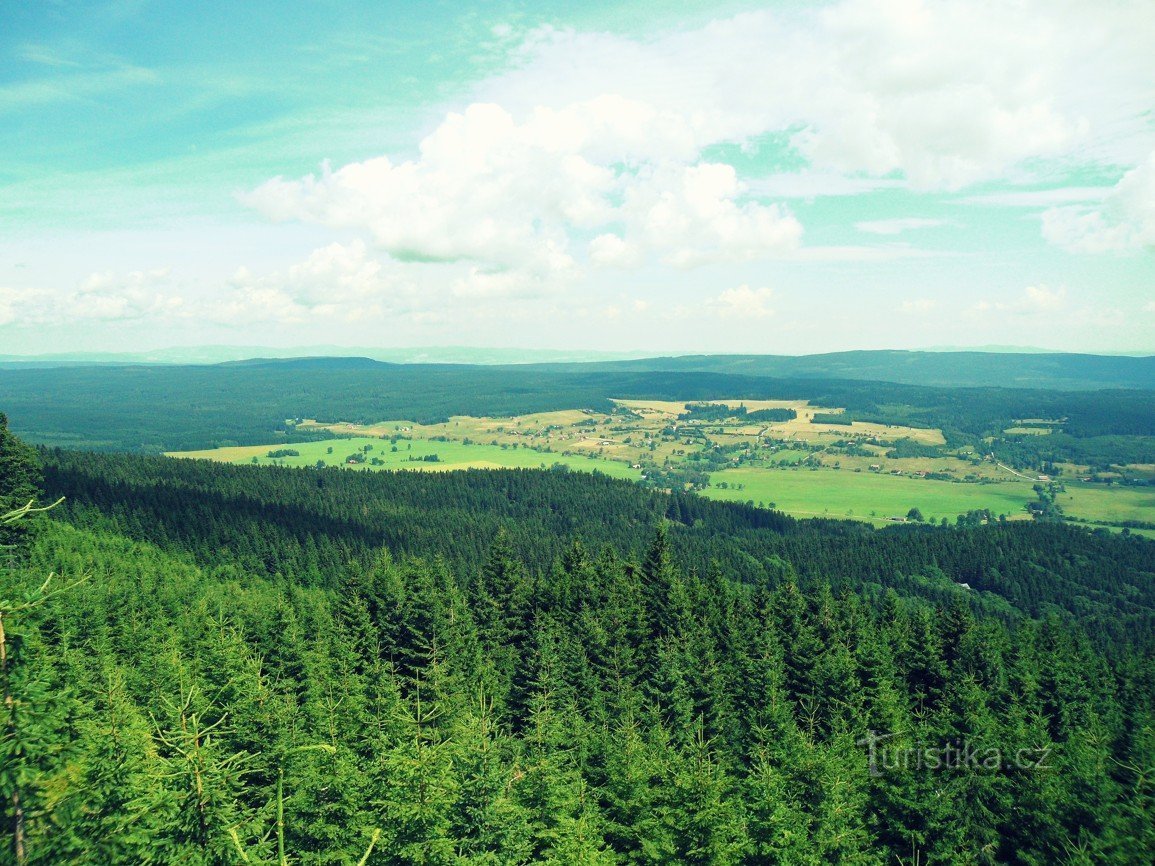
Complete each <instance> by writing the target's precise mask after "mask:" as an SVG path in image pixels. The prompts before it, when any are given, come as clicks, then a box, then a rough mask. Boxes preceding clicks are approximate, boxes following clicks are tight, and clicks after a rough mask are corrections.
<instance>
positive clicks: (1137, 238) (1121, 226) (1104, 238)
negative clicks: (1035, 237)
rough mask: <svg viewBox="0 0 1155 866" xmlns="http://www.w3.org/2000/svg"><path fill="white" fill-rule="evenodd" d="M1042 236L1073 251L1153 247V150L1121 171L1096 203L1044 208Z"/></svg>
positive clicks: (1154, 216)
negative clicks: (1083, 205)
mask: <svg viewBox="0 0 1155 866" xmlns="http://www.w3.org/2000/svg"><path fill="white" fill-rule="evenodd" d="M1043 237H1044V238H1046V239H1047V240H1048V241H1049V242H1050V243H1052V244H1054V245H1055V246H1059V247H1063V248H1064V249H1067V250H1070V251H1071V252H1076V253H1090V254H1096V253H1115V252H1128V251H1132V250H1141V249H1145V248H1147V249H1149V248H1151V247H1155V153H1152V154H1151V155H1150V156H1148V157H1147V160H1146V161H1145V162H1143V163H1141V164H1140V165H1138V166H1136V167H1135V168H1133V169H1131V170H1130V171H1128V172H1127V173H1126V174H1124V175H1123V177H1122V179H1121V180H1120V181H1119V183H1117V184H1116V185H1115V186H1114V187H1113V188H1112V189H1111V191H1110V192H1109V193H1108V194H1107V195H1106V197H1105V198H1104V199H1103V203H1102V205H1100V206H1099V207H1096V208H1090V209H1087V208H1080V207H1053V208H1049V209H1048V210H1046V211H1045V212H1044V213H1043Z"/></svg>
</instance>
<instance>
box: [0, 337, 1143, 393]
mask: <svg viewBox="0 0 1155 866" xmlns="http://www.w3.org/2000/svg"><path fill="white" fill-rule="evenodd" d="M319 358H327V359H330V360H334V361H339V360H340V359H354V358H355V359H357V362H363V363H365V364H366V365H372V364H373V363H378V362H380V363H392V364H431V365H432V364H469V365H484V366H489V367H493V366H503V365H509V366H512V365H517V366H518V367H519V368H522V369H524V368H525V367H532V368H540V369H541V370H543V371H546V370H548V371H551V372H590V373H594V372H630V373H637V372H670V373H677V372H687V373H688V372H695V373H721V374H728V375H741V376H752V377H758V378H774V379H861V380H867V381H880V382H896V383H900V384H907V385H929V386H935V387H1007V388H1041V389H1059V390H1072V391H1077V390H1094V389H1098V388H1142V389H1155V356H1145V357H1134V356H1128V355H1083V354H1072V353H1062V352H1041V351H1033V350H1024V351H1021V352H1010V351H1001V350H996V351H898V350H867V351H853V352H833V353H829V354H822V355H798V356H794V355H678V356H670V357H658V358H654V357H639V356H637V355H630V354H613V353H598V352H578V351H551V350H533V349H471V348H461V347H425V348H411V349H351V348H343V347H337V346H314V347H306V348H300V349H270V348H268V347H243V346H241V347H220V346H207V347H190V348H180V349H170V350H165V351H158V352H150V353H133V354H112V353H106V354H89V353H72V354H57V355H40V356H15V355H0V367H7V368H9V369H12V368H24V369H28V368H34V367H64V366H94V365H104V364H111V365H140V364H149V365H151V364H219V363H232V364H235V363H242V362H243V363H262V362H263V363H271V362H281V363H286V362H300V361H301V360H302V359H310V362H311V363H315V362H313V361H312V359H319Z"/></svg>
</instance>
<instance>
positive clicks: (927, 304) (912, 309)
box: [898, 298, 938, 315]
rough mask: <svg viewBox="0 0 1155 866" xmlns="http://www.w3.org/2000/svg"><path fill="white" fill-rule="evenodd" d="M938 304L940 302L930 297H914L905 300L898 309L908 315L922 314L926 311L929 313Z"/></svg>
mask: <svg viewBox="0 0 1155 866" xmlns="http://www.w3.org/2000/svg"><path fill="white" fill-rule="evenodd" d="M937 306H938V302H937V301H932V300H931V299H930V298H914V299H912V300H909V301H903V302H902V303H901V304H900V305H899V307H898V311H899V312H900V313H906V314H908V315H921V314H924V313H929V312H930V311H931V310H933V309H935V308H936V307H937Z"/></svg>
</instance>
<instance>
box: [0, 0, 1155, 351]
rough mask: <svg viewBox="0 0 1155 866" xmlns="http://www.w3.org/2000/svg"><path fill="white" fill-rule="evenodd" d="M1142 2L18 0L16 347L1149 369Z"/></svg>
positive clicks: (2, 294)
mask: <svg viewBox="0 0 1155 866" xmlns="http://www.w3.org/2000/svg"><path fill="white" fill-rule="evenodd" d="M1152 44H1155V14H1152V12H1151V7H1150V5H1149V4H1148V3H1145V2H1132V3H1124V2H1103V3H1096V4H1090V3H1085V2H1065V0H1058V2H1054V0H1052V2H1047V3H1035V2H1031V0H1024V2H1018V3H1005V2H998V3H995V2H991V3H986V2H974V0H968V2H951V0H943V2H935V3H922V2H918V0H848V2H838V3H827V4H809V3H805V4H804V3H781V4H774V3H762V4H749V3H729V4H719V3H711V4H698V5H696V6H695V4H690V3H683V2H679V3H674V2H647V3H585V4H576V3H565V4H560V3H543V2H535V3H532V4H531V3H514V2H488V3H474V4H469V3H463V2H457V3H434V2H429V3H420V4H417V3H406V4H401V3H355V2H310V3H300V4H285V3H271V2H246V3H240V4H238V3H216V2H201V3H196V4H186V3H181V4H178V3H154V2H146V0H131V2H129V0H124V2H115V3H69V2H38V3H14V2H0V153H2V154H3V159H0V353H42V352H60V351H76V350H92V351H118V350H120V351H139V350H150V349H156V348H163V347H166V346H174V345H195V344H243V345H269V346H298V345H315V344H322V343H324V344H338V345H341V344H344V345H351V346H381V347H393V346H417V345H473V346H510V347H519V348H567V349H597V350H615V351H646V352H650V351H652V352H683V353H691V352H720V351H727V352H732V351H743V352H770V353H803V352H812V351H833V350H838V349H848V348H883V347H890V348H919V347H930V346H944V345H952V346H982V345H991V344H999V345H1022V346H1041V347H1046V348H1053V349H1064V350H1073V351H1144V352H1150V351H1155V113H1153V109H1155V58H1153V57H1152V55H1155V52H1151V51H1150V46H1151V45H1152Z"/></svg>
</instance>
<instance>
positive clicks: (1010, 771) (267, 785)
mask: <svg viewBox="0 0 1155 866" xmlns="http://www.w3.org/2000/svg"><path fill="white" fill-rule="evenodd" d="M34 459H35V458H34V456H33V455H31V454H30V453H29V451H28V450H27V449H25V448H22V447H20V446H19V445H18V443H16V442H15V440H14V439H13V437H11V436H10V435H8V434H7V432H6V431H4V430H3V429H2V425H0V512H2V511H3V509H4V507H7V506H11V505H12V504H14V503H15V502H16V501H17V500H18V499H20V498H21V497H22V496H23V495H24V493H26V492H27V491H28V483H29V480H30V479H34V476H35V472H34V470H33V469H31V466H32V462H34ZM40 459H42V460H43V462H44V464H45V466H44V473H45V486H46V489H47V494H48V495H49V496H55V495H57V494H66V495H67V496H68V499H67V500H66V502H65V503H64V504H63V505H61V506H59V507H58V508H57V509H56V510H55V511H54V512H53V513H52V515H51V516H50V517H41V518H40V519H39V521H33V522H32V523H31V524H30V525H29V528H30V530H31V532H30V533H29V534H28V535H27V536H21V535H20V534H17V535H16V536H15V538H16V540H17V543H18V544H19V547H18V549H17V550H15V551H14V552H13V554H12V556H11V557H10V558H9V561H8V562H7V563H6V567H4V568H0V616H2V617H3V619H2V622H3V624H4V628H5V632H4V634H5V635H6V637H5V638H4V640H5V641H6V643H5V644H4V646H5V653H4V654H3V656H2V657H3V658H4V663H3V665H0V696H2V699H0V864H3V866H9V864H18V866H47V864H61V863H77V864H102V866H104V864H107V866H120V864H125V866H128V864H132V866H136V864H173V863H186V864H198V866H226V864H230V866H231V864H237V863H269V862H281V863H283V862H297V863H302V864H354V863H356V864H362V866H402V864H404V866H418V864H420V866H450V864H453V866H458V864H467V866H491V864H554V866H563V864H565V866H568V864H606V866H611V864H653V866H658V864H720V866H760V864H771V863H792V864H793V863H797V864H821V863H848V864H849V863H854V864H878V866H883V864H893V863H896V862H911V863H915V862H916V863H1033V864H1043V863H1058V862H1087V863H1110V864H1135V863H1147V862H1152V860H1153V858H1155V822H1153V821H1152V817H1153V815H1155V789H1153V788H1152V786H1151V780H1150V778H1149V775H1150V773H1149V768H1150V767H1151V766H1152V765H1153V762H1155V733H1153V732H1155V662H1153V656H1152V651H1151V647H1152V634H1151V611H1152V608H1153V601H1152V597H1151V592H1152V585H1153V583H1155V581H1153V575H1152V574H1151V569H1152V563H1155V556H1153V555H1152V549H1153V548H1155V544H1152V543H1151V542H1147V541H1144V540H1141V539H1135V538H1121V537H1118V536H1111V535H1109V534H1107V533H1105V532H1102V533H1092V532H1087V531H1083V530H1075V529H1070V528H1067V527H1064V526H1062V525H1048V524H1042V523H1024V524H1011V525H992V526H981V525H968V522H967V521H965V520H964V521H962V522H960V524H959V525H958V526H956V527H934V528H922V529H919V530H916V531H903V530H902V529H901V528H900V529H899V530H898V531H895V530H884V531H874V530H871V529H869V528H867V527H863V526H861V525H856V524H844V523H836V522H823V521H795V520H791V519H789V518H786V517H784V516H782V515H778V514H775V513H773V512H766V511H762V510H756V509H752V508H746V507H743V506H733V505H724V504H720V503H709V502H704V501H701V500H698V499H695V498H687V497H682V496H671V495H665V494H661V493H657V492H653V491H647V490H645V489H642V488H639V487H638V486H636V485H631V484H628V483H625V482H617V481H613V480H610V479H607V478H603V477H598V476H593V475H585V474H579V473H566V472H540V471H504V472H466V473H449V474H430V475H422V474H417V473H412V474H410V473H397V474H372V473H352V472H342V471H340V470H331V471H330V470H321V471H318V470H304V469H302V470H293V469H282V468H277V467H268V468H266V467H252V466H240V467H232V466H225V465H220V464H211V463H201V462H196V461H177V460H169V459H166V458H159V457H144V456H134V455H121V454H104V455H96V454H85V453H80V452H55V451H44V452H41V454H40ZM579 538H580V539H581V541H580V542H579V541H577V540H576V539H579ZM49 574H55V575H56V577H55V578H53V579H52V581H51V582H49V583H48V584H45V582H44V580H45V576H46V575H49ZM964 579H965V580H967V581H968V582H970V583H971V588H966V587H962V586H959V585H958V583H957V581H959V580H964ZM17 851H19V853H17ZM281 852H283V855H282V854H281Z"/></svg>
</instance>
